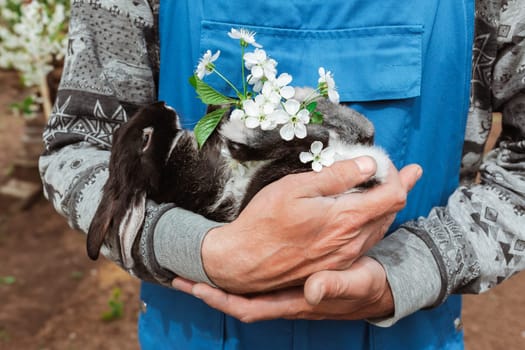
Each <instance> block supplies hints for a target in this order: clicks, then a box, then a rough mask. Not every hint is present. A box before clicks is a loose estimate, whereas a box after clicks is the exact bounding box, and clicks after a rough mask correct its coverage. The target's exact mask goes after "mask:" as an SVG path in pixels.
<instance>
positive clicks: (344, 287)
mask: <svg viewBox="0 0 525 350" xmlns="http://www.w3.org/2000/svg"><path fill="white" fill-rule="evenodd" d="M354 279H355V278H354V276H353V274H352V273H351V272H350V271H320V272H317V273H314V274H312V275H311V276H310V277H309V278H308V279H307V280H306V283H305V285H304V297H305V299H306V301H307V302H308V304H310V305H313V306H315V305H318V304H319V303H320V302H321V301H322V300H324V299H335V298H341V297H347V296H348V294H351V290H352V286H353V284H354V282H357V281H354Z"/></svg>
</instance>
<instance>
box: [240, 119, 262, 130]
mask: <svg viewBox="0 0 525 350" xmlns="http://www.w3.org/2000/svg"><path fill="white" fill-rule="evenodd" d="M244 123H245V125H246V127H247V128H250V129H255V128H256V127H258V126H259V125H260V123H259V118H256V117H252V116H249V117H248V118H246V120H245V121H244Z"/></svg>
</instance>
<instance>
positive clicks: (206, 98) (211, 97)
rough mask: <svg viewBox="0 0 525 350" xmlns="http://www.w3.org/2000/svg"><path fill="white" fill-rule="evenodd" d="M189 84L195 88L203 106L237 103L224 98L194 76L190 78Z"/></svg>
mask: <svg viewBox="0 0 525 350" xmlns="http://www.w3.org/2000/svg"><path fill="white" fill-rule="evenodd" d="M190 84H191V86H193V87H194V88H195V91H196V92H197V95H198V96H199V98H200V99H201V101H202V102H203V103H204V104H207V105H228V104H233V103H236V102H237V101H236V100H234V99H232V98H229V97H227V96H224V95H223V94H221V93H220V92H218V91H217V90H215V89H214V88H212V87H211V86H210V85H208V84H206V83H205V82H204V81H202V80H201V79H199V77H197V76H196V75H192V76H191V77H190Z"/></svg>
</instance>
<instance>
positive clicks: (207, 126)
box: [193, 108, 228, 148]
mask: <svg viewBox="0 0 525 350" xmlns="http://www.w3.org/2000/svg"><path fill="white" fill-rule="evenodd" d="M227 111H228V108H221V109H217V110H215V111H213V112H210V113H208V114H206V115H205V116H204V117H202V118H201V120H199V122H198V123H197V125H195V128H194V129H193V132H194V133H195V138H196V139H197V143H198V144H199V148H201V147H202V145H204V142H206V140H207V139H208V137H210V135H211V134H212V133H213V131H214V130H215V128H217V125H219V123H220V121H221V119H222V117H223V115H224V113H226V112H227Z"/></svg>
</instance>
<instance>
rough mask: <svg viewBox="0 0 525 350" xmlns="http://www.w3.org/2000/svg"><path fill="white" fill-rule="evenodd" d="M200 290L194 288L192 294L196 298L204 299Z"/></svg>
mask: <svg viewBox="0 0 525 350" xmlns="http://www.w3.org/2000/svg"><path fill="white" fill-rule="evenodd" d="M199 289H200V288H199V287H197V286H194V287H193V288H192V289H191V294H193V296H194V297H195V298H198V299H202V292H201V291H200V290H199Z"/></svg>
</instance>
